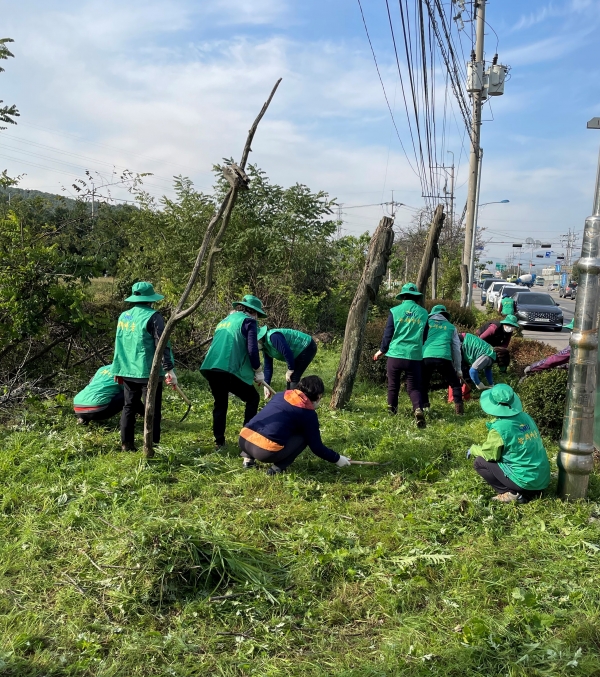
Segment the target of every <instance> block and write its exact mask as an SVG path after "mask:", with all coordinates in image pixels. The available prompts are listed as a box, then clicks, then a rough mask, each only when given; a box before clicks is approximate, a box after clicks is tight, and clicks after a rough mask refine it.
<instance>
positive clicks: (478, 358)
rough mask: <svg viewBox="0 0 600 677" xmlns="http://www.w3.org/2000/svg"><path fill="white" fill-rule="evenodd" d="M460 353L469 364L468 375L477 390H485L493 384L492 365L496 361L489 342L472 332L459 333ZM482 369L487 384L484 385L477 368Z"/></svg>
mask: <svg viewBox="0 0 600 677" xmlns="http://www.w3.org/2000/svg"><path fill="white" fill-rule="evenodd" d="M459 337H460V343H461V347H462V354H463V357H464V358H465V362H466V363H467V364H468V365H469V376H470V377H471V380H472V381H473V383H474V384H475V387H476V388H477V390H487V389H488V388H491V387H492V386H493V385H494V376H493V374H492V365H493V364H494V362H495V361H496V353H495V352H494V349H493V348H492V346H490V345H489V343H486V342H485V341H484V340H483V339H480V338H479V336H474V335H473V334H459ZM480 369H483V370H484V373H485V378H486V379H487V382H488V383H489V386H486V385H484V384H483V383H482V382H481V380H480V378H479V370H480Z"/></svg>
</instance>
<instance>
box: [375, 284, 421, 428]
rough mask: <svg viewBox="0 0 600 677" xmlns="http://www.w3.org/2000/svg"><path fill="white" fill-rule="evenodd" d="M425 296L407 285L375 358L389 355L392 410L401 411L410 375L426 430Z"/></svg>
mask: <svg viewBox="0 0 600 677" xmlns="http://www.w3.org/2000/svg"><path fill="white" fill-rule="evenodd" d="M422 297H423V295H422V294H421V292H420V291H419V290H418V289H417V285H416V284H413V283H412V282H407V283H406V284H405V285H404V286H403V287H402V291H401V292H400V293H399V294H398V296H396V299H398V300H400V301H402V303H400V305H398V306H394V307H393V308H390V314H389V316H388V321H387V325H386V327H385V330H384V332H383V339H382V341H381V347H380V349H379V350H378V351H377V352H376V353H375V355H374V356H373V359H374V360H378V359H379V358H380V357H381V355H384V354H385V355H386V357H387V358H388V361H387V377H388V396H387V401H388V411H389V413H390V414H392V415H394V414H396V413H397V412H398V395H399V393H400V377H401V375H402V373H403V372H404V373H405V374H406V389H407V390H408V396H409V397H410V401H411V402H412V406H413V413H414V416H415V421H416V423H417V427H419V428H424V427H425V426H426V423H425V415H424V414H423V403H422V399H421V378H422V362H423V344H424V343H425V340H426V339H427V319H428V317H427V311H426V310H425V308H423V307H422V305H420V304H421V303H422Z"/></svg>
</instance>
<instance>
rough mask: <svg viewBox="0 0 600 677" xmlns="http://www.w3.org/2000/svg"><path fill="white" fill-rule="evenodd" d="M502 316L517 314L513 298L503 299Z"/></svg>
mask: <svg viewBox="0 0 600 677" xmlns="http://www.w3.org/2000/svg"><path fill="white" fill-rule="evenodd" d="M502 314H503V315H514V314H515V302H514V300H513V299H511V298H505V299H502Z"/></svg>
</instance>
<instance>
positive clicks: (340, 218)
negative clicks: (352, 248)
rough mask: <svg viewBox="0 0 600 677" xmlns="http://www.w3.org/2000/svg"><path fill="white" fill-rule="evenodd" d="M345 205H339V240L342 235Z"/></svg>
mask: <svg viewBox="0 0 600 677" xmlns="http://www.w3.org/2000/svg"><path fill="white" fill-rule="evenodd" d="M343 206H344V205H342V204H339V205H338V226H337V239H338V240H339V239H340V238H341V237H342V223H343V221H342V207H343Z"/></svg>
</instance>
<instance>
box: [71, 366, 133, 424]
mask: <svg viewBox="0 0 600 677" xmlns="http://www.w3.org/2000/svg"><path fill="white" fill-rule="evenodd" d="M124 402H125V396H124V395H123V386H122V385H121V384H120V383H116V382H115V378H114V376H113V374H112V364H108V365H106V366H103V367H100V369H98V371H97V372H96V373H95V374H94V376H93V377H92V380H91V381H90V382H89V383H88V384H87V386H86V387H85V388H84V389H83V390H81V391H80V392H78V393H77V395H75V397H74V398H73V411H74V412H75V416H77V423H78V424H80V425H88V423H90V421H106V420H107V419H109V418H112V417H113V416H115V415H116V414H120V413H121V411H122V409H123V403H124ZM137 413H138V414H141V415H142V416H143V415H144V408H143V407H142V405H141V403H140V406H139V408H138V410H137Z"/></svg>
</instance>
